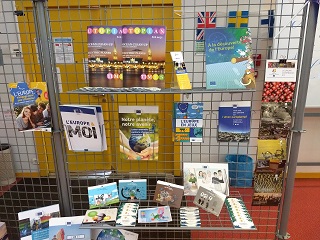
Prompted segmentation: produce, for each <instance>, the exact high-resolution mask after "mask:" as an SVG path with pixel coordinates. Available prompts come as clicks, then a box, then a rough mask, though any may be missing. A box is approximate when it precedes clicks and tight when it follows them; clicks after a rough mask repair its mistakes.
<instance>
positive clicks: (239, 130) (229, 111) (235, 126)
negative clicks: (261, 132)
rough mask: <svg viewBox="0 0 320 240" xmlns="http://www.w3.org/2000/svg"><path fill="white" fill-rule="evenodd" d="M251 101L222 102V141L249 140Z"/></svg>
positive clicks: (219, 125)
mask: <svg viewBox="0 0 320 240" xmlns="http://www.w3.org/2000/svg"><path fill="white" fill-rule="evenodd" d="M250 122H251V102H250V101H241V102H221V103H220V106H219V119H218V135H217V139H218V141H220V142H248V141H249V138H250Z"/></svg>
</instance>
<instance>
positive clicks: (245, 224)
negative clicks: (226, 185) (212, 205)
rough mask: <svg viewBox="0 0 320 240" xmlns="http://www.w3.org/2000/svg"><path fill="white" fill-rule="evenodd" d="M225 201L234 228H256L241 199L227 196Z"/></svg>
mask: <svg viewBox="0 0 320 240" xmlns="http://www.w3.org/2000/svg"><path fill="white" fill-rule="evenodd" d="M225 203H226V206H227V209H228V212H229V215H230V218H231V222H232V224H233V227H234V228H235V229H256V227H255V225H254V223H253V221H252V218H251V216H250V214H249V212H248V210H247V208H246V206H245V204H244V202H243V201H242V200H241V199H239V198H227V199H226V201H225Z"/></svg>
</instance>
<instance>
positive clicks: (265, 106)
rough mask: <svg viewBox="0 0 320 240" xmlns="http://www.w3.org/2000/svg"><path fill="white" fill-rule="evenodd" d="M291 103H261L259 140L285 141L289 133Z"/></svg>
mask: <svg viewBox="0 0 320 240" xmlns="http://www.w3.org/2000/svg"><path fill="white" fill-rule="evenodd" d="M291 116H292V103H290V102H262V104H261V122H260V128H259V139H265V140H267V139H269V140H272V139H281V138H282V139H286V138H287V137H288V136H289V134H290V131H291V120H292V118H291Z"/></svg>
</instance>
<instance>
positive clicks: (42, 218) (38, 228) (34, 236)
mask: <svg viewBox="0 0 320 240" xmlns="http://www.w3.org/2000/svg"><path fill="white" fill-rule="evenodd" d="M59 211H60V210H59V204H55V205H51V206H47V207H42V208H36V209H32V210H27V211H24V212H19V213H18V220H19V232H20V238H21V240H48V239H49V219H50V218H54V217H59V216H60V212H59Z"/></svg>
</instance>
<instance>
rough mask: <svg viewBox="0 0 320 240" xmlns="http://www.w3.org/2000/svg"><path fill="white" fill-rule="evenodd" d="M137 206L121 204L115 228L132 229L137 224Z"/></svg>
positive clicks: (134, 204)
mask: <svg viewBox="0 0 320 240" xmlns="http://www.w3.org/2000/svg"><path fill="white" fill-rule="evenodd" d="M138 208H139V204H137V203H121V204H120V206H119V208H118V215H117V221H116V225H117V226H128V227H134V226H135V225H136V222H137V214H138Z"/></svg>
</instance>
